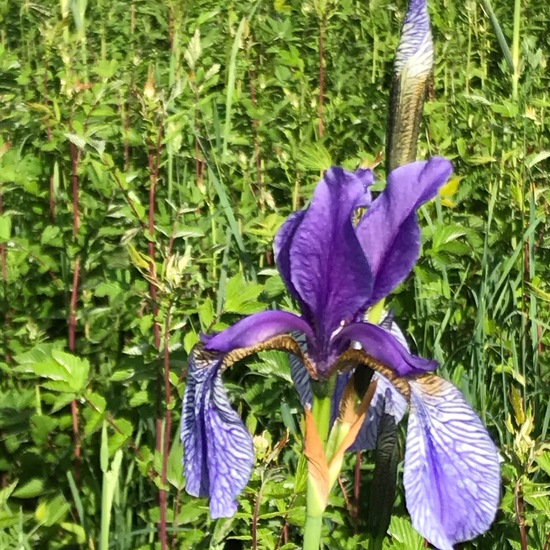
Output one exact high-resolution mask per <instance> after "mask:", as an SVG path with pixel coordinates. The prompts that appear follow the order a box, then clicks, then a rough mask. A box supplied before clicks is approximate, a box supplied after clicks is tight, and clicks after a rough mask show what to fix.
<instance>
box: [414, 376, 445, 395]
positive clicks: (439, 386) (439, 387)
mask: <svg viewBox="0 0 550 550" xmlns="http://www.w3.org/2000/svg"><path fill="white" fill-rule="evenodd" d="M414 382H415V384H419V385H420V386H422V390H423V391H424V392H426V393H427V394H429V395H433V396H434V397H441V396H443V395H444V394H445V389H446V385H445V380H444V379H443V378H441V377H440V376H437V375H436V374H431V373H426V374H420V375H418V376H415V378H414Z"/></svg>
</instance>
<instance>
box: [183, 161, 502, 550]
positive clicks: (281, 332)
mask: <svg viewBox="0 0 550 550" xmlns="http://www.w3.org/2000/svg"><path fill="white" fill-rule="evenodd" d="M451 171H452V168H451V165H450V163H449V162H448V161H447V160H445V159H443V158H438V157H435V158H432V159H431V160H429V161H427V162H414V163H411V164H408V165H405V166H402V167H399V168H397V169H395V170H393V171H392V172H391V173H390V174H389V176H388V180H387V185H386V187H385V189H384V191H383V192H382V193H380V194H379V195H378V197H377V198H376V199H374V200H371V193H370V190H369V186H370V185H371V184H372V183H373V180H374V177H373V174H372V172H371V171H370V170H358V171H357V172H355V173H352V172H348V171H345V170H343V169H342V168H336V167H333V168H331V169H330V170H328V171H327V172H326V174H325V176H324V178H323V179H322V180H321V181H320V182H319V183H318V185H317V187H316V189H315V191H314V194H313V198H312V200H311V203H310V205H309V207H308V208H306V209H305V210H302V211H299V212H295V213H293V214H291V215H290V216H289V218H288V219H287V220H286V222H285V223H284V224H283V226H282V227H281V229H280V230H279V232H278V234H277V236H276V238H275V244H274V249H275V258H276V261H277V265H278V268H279V271H280V273H281V277H282V279H283V281H284V283H285V285H286V287H287V289H288V291H289V292H290V294H291V295H292V296H293V298H294V299H295V300H296V302H297V304H298V306H299V309H300V311H301V315H300V316H298V315H295V314H293V313H290V312H285V311H274V310H270V311H263V312H260V313H256V314H253V315H250V316H248V317H245V318H244V319H242V320H240V321H238V322H237V323H236V324H234V325H233V326H231V327H229V328H228V329H226V330H224V331H222V332H220V333H217V334H214V335H209V336H205V335H203V336H202V337H201V342H200V343H199V344H197V346H196V347H195V348H194V349H193V350H192V353H191V354H190V358H189V369H188V379H187V386H186V389H185V395H184V404H183V413H182V442H183V446H184V471H185V476H186V489H187V492H188V493H190V494H191V495H194V496H201V497H209V499H210V514H211V517H212V518H219V517H229V516H232V515H233V514H234V513H235V511H236V509H237V503H236V498H237V496H238V495H239V494H240V493H241V492H242V490H243V489H244V488H245V486H246V484H247V483H248V480H249V478H250V475H251V472H252V467H253V461H254V456H253V445H252V438H251V436H250V434H249V433H248V430H247V429H246V427H245V426H244V424H243V422H242V420H241V419H240V417H239V415H238V414H237V413H236V412H235V410H234V409H233V408H232V407H231V404H230V401H229V399H228V396H227V394H226V392H225V390H224V387H223V384H222V379H221V374H222V372H223V371H224V370H225V369H226V368H227V367H229V366H230V365H231V364H233V363H235V362H236V361H239V360H240V359H242V358H244V357H246V356H248V355H250V354H253V353H256V352H257V351H260V350H265V349H279V350H283V351H287V352H290V353H291V354H293V355H295V356H296V357H298V358H299V359H300V362H298V363H296V362H294V366H295V368H294V369H293V371H294V372H293V374H294V377H295V380H296V384H297V389H298V391H299V392H300V396H301V397H302V402H304V403H305V405H306V407H308V406H309V404H308V400H309V399H310V396H311V389H310V385H309V381H310V380H317V381H321V382H323V381H327V380H329V379H331V377H335V376H340V377H341V376H343V375H342V374H340V375H339V372H342V371H350V369H355V371H359V370H361V369H369V370H370V371H376V377H378V378H379V380H380V381H381V383H379V384H378V386H377V387H376V394H375V399H373V402H372V403H373V411H375V412H376V406H375V403H379V404H384V403H385V404H386V412H387V411H388V410H389V411H390V412H391V413H392V414H394V415H395V416H396V417H398V418H396V420H399V419H400V417H401V416H402V415H403V412H404V406H403V405H405V404H408V405H409V409H410V412H409V424H408V431H407V439H406V450H405V466H404V485H405V494H406V504H407V508H408V511H409V513H410V515H411V518H412V523H413V526H414V527H415V529H416V530H417V531H419V533H420V534H421V535H422V536H424V537H425V538H427V539H428V540H429V541H430V542H431V543H432V544H434V545H435V546H436V547H438V548H440V549H441V550H452V546H453V544H455V543H457V542H459V541H463V540H467V539H471V538H473V537H475V536H476V535H478V534H480V533H482V532H484V531H485V530H487V529H488V527H489V525H490V524H491V523H492V521H493V519H494V516H495V512H496V509H497V506H498V499H499V477H500V475H499V461H498V455H497V451H496V448H495V446H494V444H493V442H492V440H491V438H490V436H489V434H488V433H487V431H486V429H485V428H484V426H483V424H482V422H481V420H480V419H479V418H478V416H477V415H476V413H475V412H474V411H473V410H472V409H471V407H470V406H469V405H468V404H467V402H466V401H465V399H464V397H463V396H462V394H461V393H460V392H459V391H458V389H456V388H455V387H454V386H453V385H452V384H450V383H449V382H447V381H446V380H443V379H442V378H439V377H437V376H435V375H433V374H431V373H430V371H432V370H434V369H435V368H436V367H437V363H436V362H435V361H431V360H428V359H424V358H421V357H418V356H416V355H413V354H411V353H410V352H409V350H408V348H407V346H406V342H404V338H403V336H402V334H401V333H400V332H399V331H398V330H397V329H396V328H395V326H394V325H393V324H392V322H391V320H390V322H389V323H388V322H387V323H386V324H385V325H386V326H378V325H375V324H371V323H369V322H367V321H365V320H364V319H365V312H366V311H367V310H368V308H369V307H370V306H372V305H374V304H376V303H378V302H379V301H380V300H382V299H383V298H385V297H386V296H387V295H388V294H389V293H390V292H391V291H392V290H393V289H394V288H395V287H396V286H397V285H398V284H400V283H401V282H402V281H403V280H404V279H405V277H407V275H408V274H409V273H410V271H411V270H412V268H413V266H414V264H415V263H416V261H417V259H418V256H419V251H420V229H419V225H418V220H417V214H416V211H417V210H418V208H419V207H420V206H421V205H422V204H423V203H425V202H426V201H428V200H430V199H432V198H433V197H434V196H435V195H436V194H437V192H438V189H439V188H440V187H441V186H442V185H443V184H444V183H445V181H446V180H447V179H448V177H449V176H450V174H451ZM365 209H366V211H365ZM361 213H363V214H362V216H361V217H359V216H360V215H361ZM357 219H358V220H359V221H357ZM296 365H303V367H302V371H300V370H299V368H298V369H297V368H296ZM348 376H349V375H348ZM337 393H338V391H335V394H337ZM340 393H342V392H340ZM392 402H393V403H394V406H389V407H388V405H391V404H392ZM376 421H377V417H376V414H375V413H374V414H370V415H369V416H367V418H366V421H365V422H366V429H367V432H368V431H369V430H370V431H371V432H372V431H373V425H375V424H376ZM374 428H376V426H374ZM363 435H365V434H363ZM366 439H367V440H368V437H367V438H366Z"/></svg>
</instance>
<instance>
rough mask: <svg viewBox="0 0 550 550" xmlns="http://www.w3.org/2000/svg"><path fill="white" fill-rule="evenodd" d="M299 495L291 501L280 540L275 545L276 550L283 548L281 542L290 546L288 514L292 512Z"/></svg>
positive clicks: (294, 496) (284, 518)
mask: <svg viewBox="0 0 550 550" xmlns="http://www.w3.org/2000/svg"><path fill="white" fill-rule="evenodd" d="M297 496H298V495H293V497H292V500H291V501H290V503H289V505H288V508H287V511H286V514H285V515H284V517H283V521H284V523H283V527H282V528H281V532H280V533H279V538H278V539H277V544H276V545H275V548H274V550H279V546H281V542H283V543H284V544H288V514H289V513H290V510H292V507H293V506H294V502H295V500H296V497H297Z"/></svg>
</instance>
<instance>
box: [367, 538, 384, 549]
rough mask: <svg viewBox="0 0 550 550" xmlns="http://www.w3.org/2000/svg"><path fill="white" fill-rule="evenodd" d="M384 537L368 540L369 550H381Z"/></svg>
mask: <svg viewBox="0 0 550 550" xmlns="http://www.w3.org/2000/svg"><path fill="white" fill-rule="evenodd" d="M383 543H384V537H380V536H378V537H372V538H371V539H370V540H369V550H382V546H383Z"/></svg>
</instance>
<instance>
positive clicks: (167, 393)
mask: <svg viewBox="0 0 550 550" xmlns="http://www.w3.org/2000/svg"><path fill="white" fill-rule="evenodd" d="M170 309H171V306H169V307H168V312H167V313H166V319H165V322H164V401H165V405H166V420H165V422H164V436H163V449H162V471H161V481H162V486H163V487H166V483H167V476H168V455H169V454H170V436H171V432H172V409H171V406H170V404H171V402H172V389H171V386H170ZM159 502H160V511H161V529H164V540H166V510H167V492H166V490H165V489H161V491H160V494H159ZM161 540H163V539H162V534H161ZM163 548H164V547H163Z"/></svg>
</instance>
